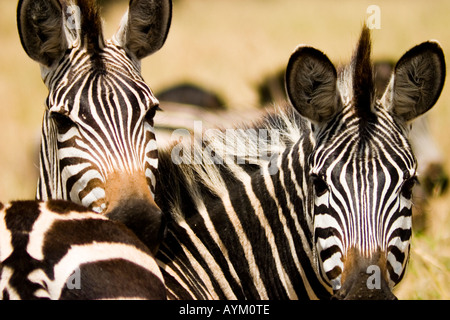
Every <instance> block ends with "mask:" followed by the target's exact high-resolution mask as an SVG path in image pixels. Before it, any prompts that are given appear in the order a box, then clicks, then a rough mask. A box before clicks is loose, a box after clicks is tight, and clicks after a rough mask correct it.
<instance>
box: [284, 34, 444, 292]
mask: <svg viewBox="0 0 450 320" xmlns="http://www.w3.org/2000/svg"><path fill="white" fill-rule="evenodd" d="M370 51H371V40H370V32H369V30H368V29H367V28H363V31H362V33H361V36H360V39H359V43H358V46H357V49H356V51H355V53H354V56H353V58H352V62H351V63H350V65H349V66H347V67H345V68H342V69H340V70H339V71H336V69H335V67H334V66H333V64H332V63H331V62H330V60H329V59H328V58H327V57H326V56H325V55H324V54H323V53H322V52H320V51H318V50H316V49H314V48H311V47H307V46H301V47H298V48H297V49H296V51H295V52H294V53H293V55H292V57H291V58H290V61H289V64H288V67H287V71H286V89H287V92H288V95H289V99H290V101H291V102H292V104H293V106H294V107H295V108H296V109H297V111H299V113H300V114H301V115H302V116H304V117H306V118H308V119H309V120H310V121H311V122H312V127H313V129H314V142H315V146H314V148H313V152H312V153H311V154H310V156H309V158H308V170H309V171H308V172H307V174H309V176H310V181H311V183H310V185H311V190H310V194H312V199H314V200H313V201H312V202H313V204H312V205H311V206H312V207H313V208H312V212H313V221H314V244H315V251H316V255H315V256H316V260H317V264H318V269H319V272H320V276H321V277H322V278H323V280H324V281H325V282H326V283H328V284H329V285H330V286H331V287H332V288H333V290H334V292H335V295H334V297H336V298H339V299H342V298H348V299H352V298H395V296H394V295H393V294H392V291H391V290H392V288H393V286H394V285H395V284H397V283H398V282H399V281H400V280H401V279H402V277H403V275H404V272H405V267H406V264H407V262H408V259H409V249H410V240H411V206H412V200H411V196H412V188H413V186H414V184H415V182H416V166H417V164H416V159H415V157H414V154H413V152H412V150H411V147H410V144H409V142H408V139H407V136H408V132H409V127H410V123H411V121H412V120H413V119H415V118H416V117H418V116H420V115H422V114H423V113H425V112H426V111H428V110H429V109H430V108H431V107H432V106H433V105H434V104H435V102H436V101H437V99H438V97H439V95H440V93H441V90H442V87H443V84H444V79H445V60H444V55H443V52H442V49H441V48H440V46H439V44H438V43H437V42H433V41H431V42H424V43H422V44H420V45H418V46H416V47H414V48H412V49H411V50H409V51H408V52H407V53H406V54H404V55H403V57H402V58H401V59H400V60H399V61H398V62H397V64H396V66H395V70H394V72H393V75H392V77H391V80H390V83H389V86H388V88H387V89H386V91H385V93H384V95H383V96H382V98H381V99H378V100H377V99H376V98H375V92H374V85H373V72H372V64H371V61H370ZM374 289H379V290H374Z"/></svg>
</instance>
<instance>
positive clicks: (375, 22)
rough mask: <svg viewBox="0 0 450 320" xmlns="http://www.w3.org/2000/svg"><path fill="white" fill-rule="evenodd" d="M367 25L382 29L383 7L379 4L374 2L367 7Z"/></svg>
mask: <svg viewBox="0 0 450 320" xmlns="http://www.w3.org/2000/svg"><path fill="white" fill-rule="evenodd" d="M366 13H367V14H368V17H367V19H366V26H367V28H369V29H381V9H380V7H379V6H377V5H375V4H372V5H370V6H368V7H367V10H366Z"/></svg>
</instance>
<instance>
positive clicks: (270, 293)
mask: <svg viewBox="0 0 450 320" xmlns="http://www.w3.org/2000/svg"><path fill="white" fill-rule="evenodd" d="M371 45H372V41H371V35H370V30H369V29H368V28H367V27H363V29H362V32H361V35H360V37H359V41H358V44H357V46H356V49H355V52H354V54H353V57H352V59H351V62H350V64H349V65H347V66H343V67H340V68H338V69H336V68H335V66H334V65H333V64H332V63H331V61H330V60H329V58H328V57H327V56H326V55H325V54H324V53H323V52H321V51H319V50H317V49H315V48H313V47H311V46H306V45H301V46H299V47H297V49H296V50H295V51H294V52H293V53H292V55H291V57H290V59H289V62H288V64H287V68H286V77H285V79H286V91H287V94H288V97H289V100H290V104H289V105H287V106H285V107H283V106H280V107H278V109H277V110H276V111H275V112H271V113H268V114H267V115H266V116H264V117H263V119H262V120H260V121H259V122H255V123H253V124H249V125H243V126H239V127H237V128H236V129H235V130H212V131H208V132H205V133H204V134H203V135H201V136H197V137H194V141H193V142H192V137H189V138H188V139H184V137H183V135H182V134H181V133H180V135H179V136H178V135H174V138H178V139H179V141H178V140H177V139H175V140H176V141H174V142H173V143H172V145H171V146H170V147H168V148H165V149H162V150H161V148H160V149H159V166H158V173H160V175H159V176H158V182H159V184H158V188H157V190H156V195H155V199H156V203H157V204H158V205H159V206H160V208H161V209H162V210H163V211H165V212H167V213H168V230H167V235H166V238H165V239H164V241H163V242H162V244H161V246H160V250H159V252H158V253H157V255H156V258H157V260H158V264H159V265H160V267H161V270H162V273H163V276H164V280H165V283H166V288H167V293H168V297H169V298H170V299H329V298H333V299H395V298H396V297H395V295H394V294H393V293H392V290H393V287H394V286H395V285H396V284H397V283H399V282H400V281H401V279H402V278H403V276H404V274H405V270H406V266H407V263H408V259H409V249H410V240H411V206H412V201H411V194H412V189H413V187H414V185H415V183H416V180H417V178H416V168H417V162H416V159H415V157H414V154H413V152H412V149H411V146H410V144H409V142H408V139H407V136H408V132H409V130H410V124H411V122H412V121H413V120H414V119H415V118H416V117H418V116H420V115H421V114H424V113H425V112H426V111H428V110H429V109H430V108H431V107H432V106H433V105H434V104H435V102H436V101H437V99H438V97H439V95H440V93H441V90H442V87H443V84H444V80H445V59H444V54H443V51H442V49H441V47H440V45H439V44H438V42H436V41H428V42H424V43H422V44H419V45H417V46H415V47H413V48H412V49H410V50H409V51H407V52H406V53H405V54H404V55H403V56H402V57H401V58H400V59H399V61H398V62H397V64H396V66H395V70H394V73H393V76H392V78H391V80H390V82H389V85H388V87H387V89H386V91H385V92H384V94H383V95H382V98H380V99H376V93H375V92H374V84H373V70H372V64H371Z"/></svg>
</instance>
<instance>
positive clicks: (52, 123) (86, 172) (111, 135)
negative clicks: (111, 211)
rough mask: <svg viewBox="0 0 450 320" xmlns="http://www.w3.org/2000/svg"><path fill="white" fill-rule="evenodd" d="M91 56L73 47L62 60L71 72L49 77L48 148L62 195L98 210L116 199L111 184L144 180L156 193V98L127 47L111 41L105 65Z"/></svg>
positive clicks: (103, 54) (103, 57)
mask: <svg viewBox="0 0 450 320" xmlns="http://www.w3.org/2000/svg"><path fill="white" fill-rule="evenodd" d="M91 59H92V57H91V55H90V54H89V52H87V51H86V50H79V49H78V48H77V49H72V50H71V51H70V52H68V54H67V55H66V56H65V57H64V58H63V60H67V61H64V62H62V65H65V66H66V68H65V69H58V70H57V71H59V72H57V74H49V77H50V78H51V80H50V81H49V96H48V98H47V110H46V112H45V115H44V122H46V123H45V125H44V132H43V139H45V140H48V141H43V143H45V144H47V145H49V148H52V149H53V150H54V157H55V159H49V160H50V161H52V162H53V163H55V162H58V164H59V168H58V172H55V173H54V176H58V174H59V179H60V181H58V183H60V185H61V193H62V194H61V195H60V196H61V197H62V198H64V199H70V200H72V201H75V202H77V203H80V204H83V205H85V206H86V207H89V208H91V209H93V210H94V211H96V212H99V213H101V212H104V211H105V210H106V209H108V206H109V205H110V202H111V201H114V199H111V194H107V190H108V188H107V187H109V186H110V185H111V183H113V184H115V183H119V184H120V183H123V182H124V181H122V182H121V181H116V180H126V179H127V176H130V177H129V178H128V179H134V180H136V181H140V180H142V179H144V178H145V180H146V181H147V183H146V184H148V186H149V188H150V191H151V193H152V195H153V194H154V188H155V183H156V181H155V174H154V171H155V170H156V168H157V146H156V141H155V136H154V130H153V116H154V114H155V111H156V109H157V107H158V101H157V100H156V98H155V97H154V96H153V94H152V92H151V90H150V88H149V87H148V86H147V85H146V83H145V82H144V81H143V79H142V77H141V76H140V74H139V70H138V69H136V67H135V66H134V65H133V64H132V61H130V59H129V58H128V57H127V55H126V51H125V50H124V49H122V48H120V47H118V46H116V45H114V44H113V43H107V44H106V46H105V47H104V48H103V51H102V52H101V53H100V57H98V59H99V60H100V61H101V66H100V67H99V63H100V62H99V61H98V60H97V61H92V60H91ZM119 62H120V63H119ZM115 176H120V179H118V178H116V177H115ZM123 192H125V194H128V195H129V190H123Z"/></svg>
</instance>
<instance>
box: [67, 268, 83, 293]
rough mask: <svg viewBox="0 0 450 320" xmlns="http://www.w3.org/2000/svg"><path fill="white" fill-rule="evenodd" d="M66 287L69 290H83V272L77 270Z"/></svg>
mask: <svg viewBox="0 0 450 320" xmlns="http://www.w3.org/2000/svg"><path fill="white" fill-rule="evenodd" d="M66 287H67V289H69V290H80V289H81V271H80V268H75V270H74V271H73V273H72V274H71V275H70V277H69V278H67V280H66Z"/></svg>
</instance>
